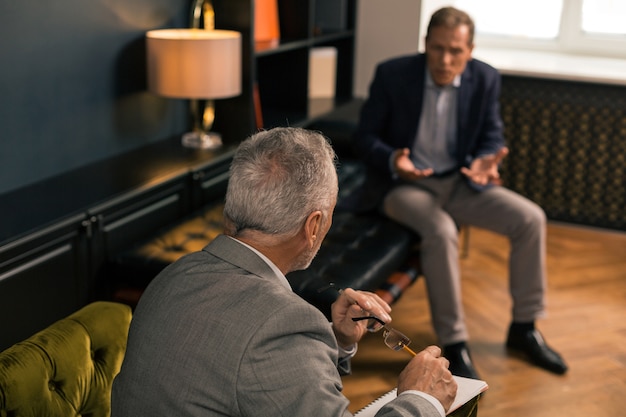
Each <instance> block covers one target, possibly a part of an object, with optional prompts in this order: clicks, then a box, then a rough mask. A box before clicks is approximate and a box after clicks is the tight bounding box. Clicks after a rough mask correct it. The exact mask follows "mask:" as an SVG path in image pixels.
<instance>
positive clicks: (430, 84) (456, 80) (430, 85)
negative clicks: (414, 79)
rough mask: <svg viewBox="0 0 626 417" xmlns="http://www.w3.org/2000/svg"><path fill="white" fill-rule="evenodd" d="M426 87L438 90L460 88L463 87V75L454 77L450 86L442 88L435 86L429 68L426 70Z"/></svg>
mask: <svg viewBox="0 0 626 417" xmlns="http://www.w3.org/2000/svg"><path fill="white" fill-rule="evenodd" d="M425 72H426V87H428V88H438V89H443V88H446V87H456V88H458V87H460V86H461V74H458V75H457V76H456V77H454V79H453V80H452V83H451V84H448V85H444V86H443V87H440V86H438V85H436V84H435V82H434V81H433V78H432V77H431V76H430V71H429V70H428V68H426V71H425Z"/></svg>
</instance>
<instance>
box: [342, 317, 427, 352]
mask: <svg viewBox="0 0 626 417" xmlns="http://www.w3.org/2000/svg"><path fill="white" fill-rule="evenodd" d="M361 320H368V323H367V326H366V329H367V331H368V332H370V333H376V332H378V331H380V330H381V329H382V330H383V339H384V340H385V344H386V345H387V347H389V348H390V349H391V350H395V351H399V350H405V351H407V352H409V353H410V354H411V355H413V356H415V355H416V353H415V352H413V350H411V348H409V344H410V343H411V339H409V338H408V337H406V336H405V335H404V334H403V333H400V332H399V331H397V330H396V329H394V328H392V327H389V326H387V324H386V323H385V322H384V321H382V320H381V319H379V318H378V317H376V316H365V317H353V318H352V321H361Z"/></svg>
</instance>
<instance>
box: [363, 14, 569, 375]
mask: <svg viewBox="0 0 626 417" xmlns="http://www.w3.org/2000/svg"><path fill="white" fill-rule="evenodd" d="M473 37H474V23H473V21H472V19H471V18H470V17H469V16H468V15H467V13H465V12H463V11H461V10H458V9H455V8H452V7H446V8H443V9H440V10H438V11H437V12H435V13H434V14H433V16H432V17H431V20H430V23H429V25H428V30H427V34H426V39H425V40H426V48H425V53H424V54H416V55H411V56H406V57H400V58H396V59H392V60H389V61H387V62H384V63H382V64H380V65H379V66H378V68H377V69H376V73H375V76H374V79H373V81H372V83H371V86H370V91H369V97H368V99H367V101H366V102H365V104H364V106H363V108H362V110H361V117H360V122H359V126H358V129H357V133H356V135H355V143H354V146H355V148H356V150H357V152H359V153H360V154H361V155H362V156H363V158H364V160H365V161H366V163H367V164H368V166H369V167H371V168H372V171H374V172H376V173H377V176H378V177H379V180H378V181H377V183H378V184H380V183H381V181H380V178H382V179H383V181H382V183H383V184H384V187H382V188H381V190H380V191H381V193H380V194H381V199H382V201H381V203H382V209H383V211H384V212H385V213H386V214H387V215H388V216H389V217H390V218H392V219H394V220H396V221H398V222H399V223H401V224H404V225H406V226H407V227H409V228H411V229H412V230H414V231H415V232H416V233H417V234H419V235H420V236H421V238H422V244H421V261H422V268H423V273H424V276H425V279H426V284H427V289H428V296H429V301H430V306H431V313H432V321H433V327H434V329H435V332H436V334H437V336H438V339H439V342H440V344H441V345H442V346H443V350H444V356H445V357H446V358H448V359H449V360H450V370H451V371H452V372H453V373H454V374H457V375H461V376H466V377H472V378H477V377H478V375H477V372H476V370H475V368H474V366H473V364H472V361H471V357H470V354H469V350H468V347H467V340H468V337H469V335H468V331H467V328H466V325H465V321H464V312H463V305H462V302H461V283H460V271H459V255H458V228H457V225H459V224H464V225H474V226H478V227H481V228H485V229H488V230H491V231H494V232H496V233H499V234H502V235H504V236H506V237H508V238H509V240H510V242H511V252H510V271H509V272H510V273H509V283H510V294H511V297H512V301H513V308H512V313H511V314H512V319H511V324H510V327H509V332H508V337H507V341H506V345H507V347H508V348H509V349H511V350H515V351H518V352H521V353H522V354H523V355H525V356H526V357H527V358H528V359H529V360H530V361H532V362H533V363H535V364H537V365H538V366H541V367H543V368H545V369H548V370H550V371H552V372H555V373H557V374H562V373H565V372H566V370H567V365H566V364H565V362H564V361H563V359H562V358H561V356H560V355H559V354H558V353H557V352H555V351H554V350H553V349H552V348H550V347H549V346H548V345H547V344H546V343H545V340H544V339H543V337H542V336H541V334H540V333H539V331H538V330H537V329H536V328H535V320H536V319H538V318H540V317H542V316H543V315H544V310H545V291H546V265H545V253H544V252H545V240H546V230H545V226H546V216H545V214H544V212H543V210H542V209H541V208H540V207H539V206H537V205H536V204H535V203H533V202H531V201H530V200H528V199H526V198H524V197H522V196H520V195H518V194H516V193H514V192H512V191H510V190H508V189H506V188H504V187H502V186H500V185H499V174H498V165H499V163H500V162H501V161H502V159H503V158H504V157H505V156H506V155H507V153H508V149H507V148H506V147H505V145H504V136H503V123H502V120H501V117H500V112H499V102H498V100H499V94H500V75H499V74H498V72H497V71H496V70H495V69H494V68H493V67H491V66H489V65H487V64H485V63H484V62H481V61H479V60H476V59H472V49H473V47H474V44H473ZM385 181H386V184H385Z"/></svg>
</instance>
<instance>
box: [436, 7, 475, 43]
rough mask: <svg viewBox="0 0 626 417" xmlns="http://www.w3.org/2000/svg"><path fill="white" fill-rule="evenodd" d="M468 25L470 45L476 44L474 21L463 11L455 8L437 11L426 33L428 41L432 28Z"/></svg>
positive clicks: (444, 8)
mask: <svg viewBox="0 0 626 417" xmlns="http://www.w3.org/2000/svg"><path fill="white" fill-rule="evenodd" d="M462 25H466V26H467V28H468V29H469V38H468V42H469V45H472V44H473V43H474V21H473V20H472V18H471V17H470V16H469V15H468V14H467V13H465V12H464V11H463V10H459V9H456V8H454V7H443V8H441V9H439V10H437V11H436V12H435V13H433V15H432V16H431V18H430V22H429V23H428V29H427V31H426V39H428V37H429V36H430V31H431V29H432V28H435V27H440V26H444V27H447V28H456V27H459V26H462Z"/></svg>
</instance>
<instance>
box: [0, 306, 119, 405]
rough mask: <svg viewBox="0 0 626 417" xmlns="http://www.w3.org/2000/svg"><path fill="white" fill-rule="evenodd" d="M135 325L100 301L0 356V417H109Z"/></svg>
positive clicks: (116, 308)
mask: <svg viewBox="0 0 626 417" xmlns="http://www.w3.org/2000/svg"><path fill="white" fill-rule="evenodd" d="M130 320H131V309H130V308H129V307H128V306H127V305H123V304H119V303H112V302H105V301H99V302H95V303H92V304H89V305H87V306H85V307H83V308H82V309H80V310H78V311H77V312H75V313H73V314H72V315H70V316H68V317H66V318H64V319H62V320H59V321H57V322H56V323H54V324H52V325H50V326H49V327H47V328H46V329H44V330H42V331H40V332H38V333H36V334H35V335H33V336H31V337H30V338H28V339H27V340H24V341H22V342H19V343H17V344H15V345H13V346H11V347H9V348H8V349H6V350H5V351H3V352H1V353H0V416H2V417H10V416H19V417H42V416H48V417H70V416H85V417H108V416H109V415H110V412H111V405H110V403H111V384H112V382H113V378H114V377H115V376H116V375H117V373H118V372H119V370H120V366H121V364H122V359H123V357H124V353H125V351H126V340H127V336H128V328H129V326H130Z"/></svg>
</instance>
